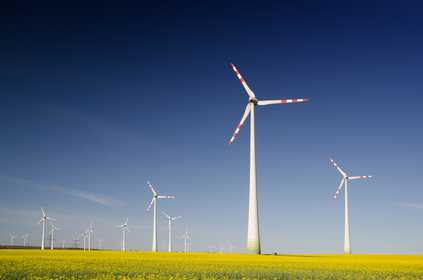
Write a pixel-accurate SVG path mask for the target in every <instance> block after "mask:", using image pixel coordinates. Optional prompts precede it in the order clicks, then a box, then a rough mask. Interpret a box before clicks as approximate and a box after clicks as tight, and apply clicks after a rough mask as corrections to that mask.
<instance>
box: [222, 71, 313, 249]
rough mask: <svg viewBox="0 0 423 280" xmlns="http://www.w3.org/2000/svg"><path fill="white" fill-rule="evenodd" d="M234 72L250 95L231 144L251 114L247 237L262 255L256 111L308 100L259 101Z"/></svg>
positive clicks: (239, 74) (250, 245) (250, 247)
mask: <svg viewBox="0 0 423 280" xmlns="http://www.w3.org/2000/svg"><path fill="white" fill-rule="evenodd" d="M230 66H231V68H232V70H234V72H235V74H236V76H237V77H238V79H239V81H240V82H241V84H242V86H243V87H244V89H245V91H246V92H247V94H248V103H247V107H246V108H245V112H244V115H243V116H242V118H241V121H240V123H239V124H238V126H237V127H236V129H235V132H234V133H233V135H232V137H231V139H230V140H229V144H232V143H233V141H234V140H235V138H236V136H237V135H238V133H239V131H240V129H241V127H242V126H243V124H244V122H245V120H246V119H247V117H248V115H249V114H251V118H250V190H249V206H248V236H247V248H248V250H250V251H251V253H254V254H260V253H261V249H260V231H259V220H258V206H257V185H256V143H255V142H256V140H255V139H256V134H255V116H254V109H255V107H256V106H257V105H258V106H265V105H273V104H290V103H301V102H306V101H308V99H306V98H293V99H278V100H258V99H257V98H256V96H255V95H254V92H253V91H252V90H251V89H250V87H249V86H248V85H247V82H246V81H245V80H244V78H243V77H242V76H241V73H240V72H239V71H238V69H237V68H236V67H235V65H233V64H231V65H230Z"/></svg>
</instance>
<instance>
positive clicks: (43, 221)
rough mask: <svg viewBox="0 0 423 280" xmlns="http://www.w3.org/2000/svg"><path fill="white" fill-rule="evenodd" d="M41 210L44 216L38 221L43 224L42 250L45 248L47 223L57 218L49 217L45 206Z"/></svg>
mask: <svg viewBox="0 0 423 280" xmlns="http://www.w3.org/2000/svg"><path fill="white" fill-rule="evenodd" d="M41 212H42V213H43V216H42V217H41V220H39V221H38V223H39V224H42V227H43V229H42V234H41V250H44V242H45V232H46V224H47V222H48V221H56V219H53V218H50V217H48V216H47V213H46V211H44V209H43V208H41Z"/></svg>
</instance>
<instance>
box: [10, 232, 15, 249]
mask: <svg viewBox="0 0 423 280" xmlns="http://www.w3.org/2000/svg"><path fill="white" fill-rule="evenodd" d="M9 235H10V246H14V245H15V238H16V235H14V234H12V233H9Z"/></svg>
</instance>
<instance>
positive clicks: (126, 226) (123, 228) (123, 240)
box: [116, 218, 131, 251]
mask: <svg viewBox="0 0 423 280" xmlns="http://www.w3.org/2000/svg"><path fill="white" fill-rule="evenodd" d="M116 227H118V228H120V229H122V246H121V251H126V247H125V233H126V232H131V231H130V230H129V228H128V218H126V221H125V223H123V224H122V225H119V226H116Z"/></svg>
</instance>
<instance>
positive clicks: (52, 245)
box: [50, 224, 60, 250]
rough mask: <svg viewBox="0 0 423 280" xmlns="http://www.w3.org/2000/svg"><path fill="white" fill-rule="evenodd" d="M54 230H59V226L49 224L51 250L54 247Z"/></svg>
mask: <svg viewBox="0 0 423 280" xmlns="http://www.w3.org/2000/svg"><path fill="white" fill-rule="evenodd" d="M56 230H60V228H58V227H56V226H55V225H54V224H51V230H50V236H51V244H50V250H53V249H54V232H55V231H56Z"/></svg>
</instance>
